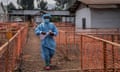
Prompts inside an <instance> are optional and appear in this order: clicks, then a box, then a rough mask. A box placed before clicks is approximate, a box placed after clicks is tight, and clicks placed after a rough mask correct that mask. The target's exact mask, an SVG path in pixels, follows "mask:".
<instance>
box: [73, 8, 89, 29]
mask: <svg viewBox="0 0 120 72" xmlns="http://www.w3.org/2000/svg"><path fill="white" fill-rule="evenodd" d="M83 18H85V19H86V28H90V27H91V12H90V8H82V9H78V10H77V11H76V21H75V22H76V30H79V28H83V25H82V19H83Z"/></svg>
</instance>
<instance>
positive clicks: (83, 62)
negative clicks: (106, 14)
mask: <svg viewBox="0 0 120 72" xmlns="http://www.w3.org/2000/svg"><path fill="white" fill-rule="evenodd" d="M96 35H97V34H96ZM102 35H104V34H102ZM106 35H107V34H106ZM111 35H112V36H111V40H110V41H108V40H106V39H105V38H99V37H97V36H94V34H90V35H87V34H81V33H79V32H74V31H72V32H71V31H64V30H59V35H58V37H57V38H56V41H57V50H58V51H59V53H60V55H61V57H63V58H67V60H70V61H71V63H72V66H73V65H74V63H75V61H78V63H77V64H76V65H77V66H79V67H80V68H79V67H72V69H80V71H83V72H86V71H88V72H93V71H95V72H107V71H112V72H115V71H118V72H119V71H120V65H119V64H120V61H119V60H120V52H119V50H120V44H118V43H117V42H114V41H115V40H116V39H117V38H116V36H115V35H116V34H111ZM117 35H119V34H117ZM108 36H109V35H108ZM69 65H70V64H69Z"/></svg>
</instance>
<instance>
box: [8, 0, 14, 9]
mask: <svg viewBox="0 0 120 72" xmlns="http://www.w3.org/2000/svg"><path fill="white" fill-rule="evenodd" d="M7 9H8V10H12V9H16V7H15V6H14V4H13V3H12V2H10V3H9V4H8V5H7Z"/></svg>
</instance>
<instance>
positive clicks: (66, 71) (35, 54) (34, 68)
mask: <svg viewBox="0 0 120 72" xmlns="http://www.w3.org/2000/svg"><path fill="white" fill-rule="evenodd" d="M52 65H53V67H52V70H50V71H45V70H44V69H43V67H44V62H43V60H42V59H41V56H40V41H39V37H37V36H36V35H35V34H34V30H33V29H32V28H30V29H29V33H28V40H27V44H26V46H25V48H24V49H23V62H22V72H80V71H78V69H79V67H80V63H79V61H77V60H65V59H64V58H63V57H62V56H61V55H60V54H59V52H58V51H57V52H56V54H55V56H54V58H53V59H52Z"/></svg>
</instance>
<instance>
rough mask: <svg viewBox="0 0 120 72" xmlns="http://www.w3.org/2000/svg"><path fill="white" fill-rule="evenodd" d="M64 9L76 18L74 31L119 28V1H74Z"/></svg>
mask: <svg viewBox="0 0 120 72" xmlns="http://www.w3.org/2000/svg"><path fill="white" fill-rule="evenodd" d="M71 1H72V0H71ZM68 2H69V1H68ZM69 5H70V4H69ZM66 8H68V10H70V11H71V12H72V13H74V14H75V16H76V21H75V23H76V29H79V28H83V29H86V28H120V0H76V1H75V2H74V4H71V6H68V7H66Z"/></svg>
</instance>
